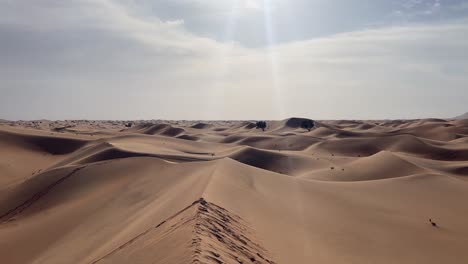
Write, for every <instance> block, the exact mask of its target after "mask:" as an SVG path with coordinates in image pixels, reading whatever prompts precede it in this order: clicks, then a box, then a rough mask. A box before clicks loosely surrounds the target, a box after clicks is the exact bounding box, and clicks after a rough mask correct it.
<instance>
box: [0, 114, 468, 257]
mask: <svg viewBox="0 0 468 264" xmlns="http://www.w3.org/2000/svg"><path fill="white" fill-rule="evenodd" d="M304 120H307V119H302V118H291V119H287V120H282V121H268V122H267V123H268V126H267V129H266V131H264V132H263V131H262V130H261V129H256V126H255V122H254V121H158V120H151V121H87V120H73V121H47V120H38V121H18V122H10V121H2V122H1V124H0V157H1V159H0V175H1V177H0V262H1V263H466V262H468V253H467V252H466V250H465V248H466V244H467V242H468V225H467V221H466V219H468V210H466V202H465V201H466V200H467V199H468V177H467V176H468V123H467V122H466V120H448V121H446V120H441V119H424V120H370V121H357V120H354V121H315V122H314V123H315V127H314V128H313V129H312V130H311V131H308V130H307V129H305V128H302V123H303V122H304ZM129 124H130V125H129ZM429 218H431V219H433V220H434V221H435V222H436V223H437V227H434V226H432V225H431V224H430V222H429Z"/></svg>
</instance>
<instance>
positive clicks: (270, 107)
mask: <svg viewBox="0 0 468 264" xmlns="http://www.w3.org/2000/svg"><path fill="white" fill-rule="evenodd" d="M467 102H468V2H467V1H461V0H346V1H344V0H67V1H63V0H0V118H3V119H10V120H17V119H42V118H45V119H120V120H130V119H185V120H187V119H192V120H203V119H205V120H221V119H236V120H239V119H249V120H252V119H284V118H287V117H292V116H295V117H308V118H313V119H406V118H408V119H411V118H426V117H440V118H450V117H454V116H457V115H459V114H462V113H464V112H467V111H468V104H467Z"/></svg>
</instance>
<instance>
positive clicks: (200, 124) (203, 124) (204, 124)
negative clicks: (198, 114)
mask: <svg viewBox="0 0 468 264" xmlns="http://www.w3.org/2000/svg"><path fill="white" fill-rule="evenodd" d="M210 127H212V125H210V124H206V123H197V124H195V125H193V126H191V128H195V129H206V128H210Z"/></svg>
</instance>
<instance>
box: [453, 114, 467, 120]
mask: <svg viewBox="0 0 468 264" xmlns="http://www.w3.org/2000/svg"><path fill="white" fill-rule="evenodd" d="M453 119H468V112H467V113H464V114H463V115H459V116H457V117H454V118H453Z"/></svg>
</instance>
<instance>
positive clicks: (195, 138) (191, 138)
mask: <svg viewBox="0 0 468 264" xmlns="http://www.w3.org/2000/svg"><path fill="white" fill-rule="evenodd" d="M177 138H180V139H184V140H190V141H197V140H199V139H200V138H198V137H196V136H190V135H182V136H178V137H177Z"/></svg>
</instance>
